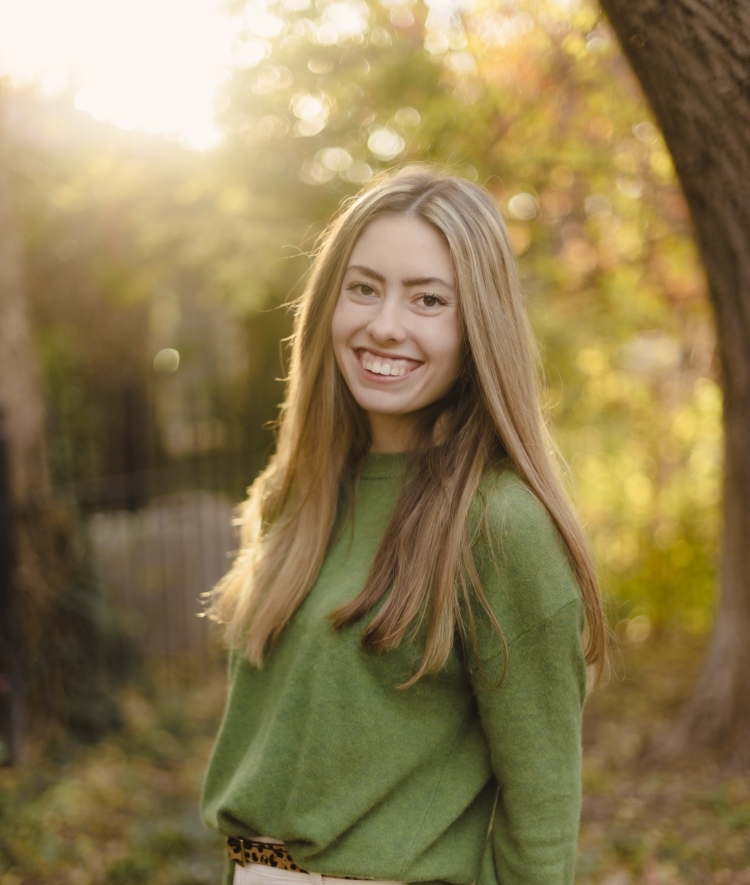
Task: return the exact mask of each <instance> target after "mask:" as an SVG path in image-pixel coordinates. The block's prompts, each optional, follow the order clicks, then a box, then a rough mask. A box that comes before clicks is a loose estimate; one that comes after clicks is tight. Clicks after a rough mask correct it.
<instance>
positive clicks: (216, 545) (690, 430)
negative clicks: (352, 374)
mask: <svg viewBox="0 0 750 885" xmlns="http://www.w3.org/2000/svg"><path fill="white" fill-rule="evenodd" d="M0 71H1V72H2V75H3V77H4V79H3V81H2V92H1V93H0V101H1V110H0V114H1V116H0V169H1V170H2V177H3V180H4V182H5V184H4V186H3V188H2V189H0V192H1V193H2V194H3V195H4V199H5V200H6V203H7V207H6V209H4V210H3V211H0V219H1V220H2V225H3V228H2V229H0V239H2V238H3V237H5V239H6V240H7V241H8V242H13V243H15V244H16V246H17V248H16V249H15V252H14V253H13V254H15V255H16V256H17V257H18V260H19V267H20V277H19V279H20V280H21V282H20V284H19V286H18V293H19V295H18V298H19V304H21V301H22V302H23V303H22V304H21V306H20V307H19V311H20V313H19V315H23V316H25V317H26V325H27V328H28V338H29V346H28V347H27V348H26V349H25V350H23V352H21V350H19V351H18V352H16V353H15V355H14V357H13V360H12V361H11V362H10V364H8V362H6V363H5V365H6V366H8V365H10V371H11V372H13V371H16V370H18V371H20V373H21V374H22V375H23V376H24V377H27V378H30V379H31V381H30V382H29V386H28V388H24V389H25V390H26V393H25V394H24V397H25V398H26V403H27V405H28V406H29V408H32V407H34V408H35V407H36V403H35V402H34V397H35V396H38V399H39V407H40V408H39V409H38V410H37V411H38V413H39V414H43V421H42V423H41V424H40V430H39V433H40V434H41V436H43V450H44V455H43V457H44V461H45V463H46V465H47V466H46V471H47V474H48V476H47V478H46V479H45V483H46V486H45V490H44V494H40V495H37V496H36V497H35V498H34V501H35V503H34V504H33V505H31V504H28V505H26V511H25V512H24V513H23V514H21V515H20V516H18V514H16V516H17V518H19V519H22V520H23V519H25V520H27V521H28V523H29V524H30V525H40V524H44V525H48V526H50V525H51V526H53V529H54V532H57V535H56V537H58V539H59V538H63V539H64V545H63V546H64V547H65V551H67V552H65V553H64V554H62V553H61V554H59V555H60V556H62V558H63V559H65V560H66V561H67V562H68V563H69V564H70V562H71V561H72V562H73V565H72V566H70V568H69V569H68V571H67V572H66V573H65V574H66V575H67V576H68V577H67V578H66V580H65V581H63V582H62V585H60V586H58V592H56V594H55V600H56V601H55V603H54V604H53V605H52V607H51V608H50V609H49V610H50V611H51V612H52V614H51V615H50V616H49V618H48V621H47V626H46V627H44V629H43V630H42V631H41V633H43V634H44V637H45V638H44V642H40V643H39V645H38V649H41V650H38V651H37V652H35V654H34V656H33V660H31V661H28V660H27V661H26V663H25V664H24V669H23V672H19V673H18V674H15V675H14V674H13V673H11V672H10V667H6V669H8V671H9V672H8V674H6V675H4V676H3V677H2V678H3V679H4V680H5V681H4V682H3V685H2V688H3V692H4V695H3V697H4V698H5V700H4V702H3V703H4V705H5V706H4V707H3V711H4V712H3V717H4V718H3V720H2V721H3V723H4V728H5V733H4V736H3V744H2V747H0V752H1V753H2V755H3V757H4V759H5V761H6V763H11V762H13V763H15V764H13V765H11V766H10V767H7V768H6V769H5V770H4V771H3V772H2V774H0V778H1V780H0V784H1V785H2V792H1V793H0V817H2V818H4V820H5V821H7V822H8V827H7V828H5V826H4V835H3V836H2V837H0V876H2V877H3V881H4V882H5V881H7V882H8V883H27V882H28V883H31V882H45V883H48V882H61V883H62V882H65V883H67V882H71V883H72V882H77V883H89V882H91V883H94V882H112V883H126V882H145V881H148V882H154V883H178V882H179V883H201V882H213V881H218V875H219V874H218V872H217V871H218V870H219V869H220V866H221V852H222V848H221V843H220V840H218V839H216V838H214V837H213V836H212V835H211V834H208V833H206V832H204V831H203V830H202V828H201V825H200V823H199V821H198V818H197V811H196V809H195V804H196V796H197V790H198V788H199V784H200V777H201V773H202V767H203V766H204V764H205V759H206V754H207V753H208V750H209V748H210V739H211V734H212V732H213V730H214V729H215V727H216V723H217V717H218V716H219V715H220V712H221V702H222V691H223V688H222V686H223V675H222V674H223V653H222V650H221V648H220V647H219V645H218V643H217V641H216V638H215V637H214V636H213V635H212V633H211V631H210V629H209V627H208V625H207V623H206V622H205V620H201V619H199V618H198V617H197V613H198V612H199V611H200V602H199V600H200V594H201V593H203V592H205V591H206V590H208V589H209V588H210V587H211V585H212V583H213V582H214V581H215V580H216V579H217V578H218V577H219V576H220V575H221V574H222V573H223V571H224V569H225V568H226V567H227V565H228V561H229V559H228V556H229V553H230V551H231V550H232V548H233V546H234V543H235V540H234V535H233V530H232V527H231V515H232V508H233V507H234V505H236V504H237V503H238V502H239V501H240V500H241V498H242V496H243V494H244V490H245V488H246V487H247V486H248V485H249V484H250V483H251V482H252V481H253V479H254V477H255V475H256V474H257V472H258V471H259V469H260V468H261V467H262V466H263V464H264V463H265V460H266V458H267V457H268V454H269V452H270V451H271V450H272V446H273V434H272V432H271V431H270V430H269V429H268V427H267V424H268V422H269V421H272V420H273V419H274V418H275V417H276V414H277V406H278V404H279V402H280V401H281V399H282V396H283V383H282V381H281V380H280V379H282V378H283V375H284V348H283V345H282V343H281V342H282V341H283V339H284V338H285V337H286V336H287V335H288V334H289V332H290V328H291V315H290V311H289V309H288V308H287V307H285V305H286V304H287V303H288V302H289V301H290V299H292V298H293V297H294V296H295V294H298V293H299V291H300V284H301V280H302V279H303V278H304V274H305V271H306V269H307V267H308V258H307V253H308V252H309V250H310V249H311V248H312V246H313V244H314V242H315V238H316V236H317V235H318V234H319V233H320V231H321V229H322V226H323V225H324V223H325V221H326V219H327V218H328V217H330V214H331V213H332V212H333V210H334V208H335V207H336V205H337V204H338V202H339V201H340V200H341V199H342V198H343V197H344V196H346V195H348V194H352V193H354V192H356V191H357V190H358V189H359V188H360V187H361V185H362V184H364V183H366V182H367V181H368V180H369V179H370V178H371V177H372V175H374V174H375V173H376V172H377V171H378V170H380V169H383V168H385V167H388V166H390V165H393V164H398V163H403V162H406V161H409V160H428V161H432V160H434V161H438V162H440V163H442V164H447V165H448V166H449V167H450V168H452V169H453V170H454V171H455V172H456V173H457V174H460V175H463V176H465V177H467V178H469V179H471V180H472V181H477V182H479V183H480V184H482V185H484V186H485V187H486V188H487V189H488V190H489V191H490V193H491V194H492V195H493V197H494V198H495V200H496V201H497V203H498V205H499V206H500V207H501V209H502V211H503V212H504V214H505V216H506V218H507V219H508V223H509V228H510V233H511V237H512V241H513V245H514V248H515V250H516V253H517V256H518V259H519V262H520V266H521V273H522V277H523V284H524V288H525V291H526V294H527V298H528V306H529V311H530V314H531V319H532V322H533V325H534V328H535V331H536V333H537V337H538V340H539V342H540V345H541V348H542V354H543V361H544V371H545V382H546V386H545V400H546V403H545V404H546V407H547V412H548V415H549V418H550V422H551V424H552V426H553V428H554V433H555V436H556V438H557V440H558V441H559V445H560V448H561V450H562V454H563V456H564V458H565V459H566V462H567V464H568V465H569V471H568V476H567V479H568V482H569V486H570V488H571V489H572V490H573V493H574V495H575V497H576V499H577V501H578V504H579V507H580V510H581V512H582V514H583V515H584V518H585V521H586V524H587V530H588V533H589V537H590V538H591V541H592V543H593V545H594V550H595V553H596V557H597V562H598V566H599V569H600V574H601V577H602V582H603V586H604V588H605V591H606V593H607V598H608V611H609V615H610V619H611V623H612V626H613V629H614V630H615V632H616V634H617V637H618V639H619V640H620V642H621V644H622V655H621V657H620V658H619V659H618V660H619V663H618V676H617V678H616V679H615V680H614V681H613V683H612V685H611V686H610V687H609V688H607V689H606V690H605V691H604V692H602V693H601V695H600V696H599V697H598V698H597V697H595V698H594V700H593V701H592V703H591V704H590V713H589V720H588V722H587V732H586V741H587V743H586V747H587V768H586V779H585V789H586V802H585V804H584V823H583V831H582V841H581V862H580V863H579V878H580V881H582V882H606V883H608V885H628V883H629V882H636V881H643V882H673V881H674V882H683V881H684V882H692V881H696V882H698V881H700V882H704V881H705V882H709V881H710V882H717V883H718V882H734V881H737V882H739V881H743V882H746V881H750V880H747V879H742V880H740V879H739V878H736V876H737V875H744V874H743V873H741V872H737V871H742V870H743V869H747V868H748V867H750V842H748V840H747V825H748V824H750V798H749V796H750V788H749V787H748V783H747V781H746V780H742V779H737V780H735V781H732V782H731V783H730V784H729V785H727V783H726V782H722V784H714V781H712V780H711V778H712V777H713V776H714V775H715V770H714V768H712V767H711V765H708V764H707V765H703V766H701V767H699V768H696V769H695V770H692V769H691V771H690V772H688V773H686V771H684V770H680V771H679V772H665V771H662V770H659V768H658V766H657V767H656V768H653V766H652V768H648V766H646V768H644V769H643V773H642V776H641V775H638V776H636V775H635V774H634V768H633V766H634V764H635V763H634V761H633V760H634V759H636V758H640V757H639V753H640V752H641V750H642V749H643V745H644V742H648V740H650V737H649V736H650V735H651V734H652V731H653V729H656V731H657V732H658V730H659V728H663V727H664V724H665V722H666V721H667V720H668V718H669V716H670V715H672V713H673V711H674V710H675V709H676V706H677V704H678V703H679V701H680V700H681V698H682V697H683V696H684V695H685V693H686V692H687V691H688V690H689V688H690V685H691V680H692V679H693V677H694V675H695V672H696V664H697V661H698V660H699V657H700V654H701V649H702V648H703V643H704V640H705V637H706V635H707V633H708V631H709V630H710V628H711V624H712V610H713V601H714V591H715V583H716V551H717V532H718V522H719V520H718V515H719V511H718V500H719V488H720V475H721V395H720V392H719V389H718V387H717V383H716V376H717V361H716V358H715V355H714V346H715V345H714V332H713V322H712V317H711V312H710V308H709V304H708V301H707V298H706V291H705V290H706V286H705V281H704V277H703V273H702V270H701V268H700V265H699V262H698V259H697V255H696V250H695V246H694V244H693V241H692V239H691V235H690V227H689V219H688V213H687V209H686V206H685V203H684V200H683V197H682V195H681V192H680V189H679V186H678V184H677V182H676V179H675V175H674V170H673V167H672V163H671V160H670V156H669V153H668V152H667V150H666V148H665V145H664V143H663V140H662V138H661V135H660V133H659V131H658V129H657V127H656V126H655V125H654V122H653V120H652V118H651V116H650V113H649V110H648V107H647V105H646V103H645V101H644V99H643V97H642V95H641V93H640V90H639V88H638V86H637V83H636V81H635V79H634V77H633V75H632V73H631V72H630V70H629V68H628V65H627V63H626V61H625V60H624V58H623V56H622V55H621V52H620V49H619V47H618V44H617V42H616V39H615V37H614V35H613V33H612V31H611V29H610V27H609V26H608V24H607V22H606V20H605V19H604V17H603V15H602V13H601V11H600V10H599V8H598V6H597V5H596V4H595V3H594V2H591V0H513V2H503V0H501V2H488V0H427V2H426V3H422V2H414V0H368V2H366V0H267V2H266V0H251V2H243V0H236V2H230V3H222V4H217V3H215V2H213V0H181V2H179V3H178V2H176V0H150V2H148V3H146V2H145V0H137V2H134V0H131V2H129V3H127V4H126V3H125V2H116V0H110V2H106V3H104V2H95V0H67V2H65V3H57V4H53V3H51V2H44V0H28V2H25V3H24V4H22V5H21V4H16V3H10V2H3V3H1V4H0ZM8 328H9V327H8ZM22 337H23V336H22ZM34 379H36V380H34ZM6 383H7V382H6ZM19 414H22V410H21V411H19V412H14V413H13V414H5V416H4V422H3V425H2V426H3V431H2V433H3V434H4V437H2V438H0V443H2V445H0V453H2V452H5V453H6V456H8V453H9V452H10V453H12V451H13V445H14V434H15V433H16V432H17V431H16V428H15V426H14V420H18V419H17V418H16V417H14V416H16V415H19ZM3 439H4V440H5V442H2V440H3ZM0 470H5V472H6V479H5V480H4V482H5V483H6V485H5V488H6V489H7V488H8V487H9V484H10V486H12V485H13V481H14V479H13V476H12V466H11V465H10V457H9V456H8V457H5V462H2V461H0ZM11 498H12V495H9V498H8V499H9V500H10V499H11ZM7 509H8V508H7V507H6V510H7ZM6 522H7V520H6ZM18 543H19V542H18V541H17V540H16V541H13V544H16V545H17V544H18ZM58 546H59V545H58ZM3 549H4V550H5V548H3ZM71 551H72V552H71ZM58 553H59V551H58ZM4 555H5V556H6V561H7V562H13V561H16V562H17V561H19V560H21V561H23V558H24V556H25V555H26V554H25V553H24V550H18V549H16V550H5V553H4ZM56 555H57V554H56ZM60 573H61V572H60V570H59V569H57V574H58V576H59V574H60ZM47 583H48V584H50V581H48V582H47ZM52 583H54V581H53V582H52ZM58 583H59V582H58ZM40 593H41V591H40ZM43 595H44V594H43V593H42V596H43ZM26 604H27V603H25V602H23V601H22V600H18V599H17V600H16V602H15V614H13V612H11V614H10V615H8V617H10V618H11V619H12V618H16V620H17V621H18V622H19V623H20V624H21V626H23V622H24V619H28V618H29V617H30V615H29V614H28V612H25V610H24V605H26ZM11 608H12V606H11ZM48 608H49V606H48ZM8 611H10V609H8ZM32 619H33V618H32ZM40 629H41V628H40ZM41 633H40V635H41ZM7 635H8V636H11V637H12V635H13V633H12V631H11V632H10V633H8V634H7ZM644 764H645V763H644ZM680 791H682V792H680ZM665 797H666V798H665ZM680 803H686V804H683V805H681V804H680ZM701 803H702V804H701ZM688 808H689V809H690V814H687V812H686V816H684V817H683V818H682V819H681V820H680V817H681V816H680V814H676V813H675V810H676V809H677V810H679V809H683V810H686V809H688ZM738 808H739V809H740V811H741V814H740V817H739V818H736V813H737V809H738ZM743 809H744V811H743ZM742 814H744V817H743V816H742ZM691 815H692V816H691ZM732 815H735V817H733V816H732ZM687 820H689V821H692V823H690V824H689V826H690V827H692V828H693V829H692V830H690V831H689V833H686V832H682V831H679V830H674V827H678V826H681V825H683V826H688V824H687V823H686V821H687ZM40 827H41V828H42V830H43V832H44V839H43V845H42V846H41V847H40V845H39V844H38V841H37V839H35V836H34V834H35V833H37V834H38V830H39V828H40ZM696 839H697V840H698V842H696V841H695V840H696ZM701 839H702V840H703V841H702V842H701V841H700V840H701ZM706 839H708V842H706ZM733 839H734V841H732V840H733ZM696 846H698V847H696ZM696 871H697V872H696ZM699 875H703V876H704V878H691V876H696V877H697V876H699ZM722 876H723V878H722Z"/></svg>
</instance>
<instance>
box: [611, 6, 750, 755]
mask: <svg viewBox="0 0 750 885" xmlns="http://www.w3.org/2000/svg"><path fill="white" fill-rule="evenodd" d="M602 7H603V8H604V10H605V12H606V13H607V15H608V16H609V19H610V21H611V23H612V26H613V27H614V30H615V32H616V34H617V36H618V38H619V40H620V43H621V44H622V47H623V50H624V52H625V54H626V55H627V57H628V59H629V60H630V63H631V65H632V67H633V70H634V71H635V74H636V76H637V77H638V79H639V80H640V83H641V86H642V87H643V91H644V93H645V95H646V98H647V99H648V101H649V102H650V104H651V107H652V109H653V112H654V115H655V117H656V120H657V122H658V123H659V125H660V127H661V130H662V132H663V134H664V139H665V142H666V144H667V147H668V148H669V150H670V152H671V154H672V158H673V160H674V165H675V169H676V171H677V175H678V177H679V179H680V183H681V185H682V188H683V191H684V193H685V197H686V199H687V203H688V206H689V207H690V213H691V216H692V221H693V226H694V230H695V236H696V240H697V242H698V246H699V249H700V252H701V255H702V258H703V262H704V265H705V268H706V272H707V276H708V285H709V291H710V296H711V301H712V304H713V309H714V314H715V318H716V329H717V339H718V347H719V355H720V360H721V386H722V392H723V397H724V407H723V421H724V486H723V507H724V527H723V537H722V543H721V553H720V595H719V601H718V605H717V610H716V620H715V627H714V631H713V634H712V637H711V641H710V644H709V648H708V653H707V656H706V660H705V663H704V667H703V672H702V675H701V678H700V681H699V683H698V686H697V688H696V691H695V694H694V695H693V697H692V699H691V700H690V702H689V703H688V705H687V706H686V708H685V709H684V710H683V712H682V714H681V716H680V718H679V720H678V722H677V723H676V726H675V729H674V731H673V733H672V735H671V737H670V739H669V741H668V750H669V751H671V752H673V753H676V752H683V751H688V750H691V749H695V748H698V747H712V748H717V749H720V750H722V751H724V752H727V753H729V754H730V758H731V759H732V761H733V762H734V763H735V764H738V765H741V766H743V767H744V766H747V765H748V764H750V2H748V0H722V2H720V3H717V2H715V0H602Z"/></svg>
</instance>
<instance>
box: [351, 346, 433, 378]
mask: <svg viewBox="0 0 750 885" xmlns="http://www.w3.org/2000/svg"><path fill="white" fill-rule="evenodd" d="M357 356H358V357H359V361H360V363H361V365H362V368H363V369H364V370H365V372H366V373H367V375H374V376H376V377H375V378H374V379H373V380H376V381H382V380H384V379H385V378H394V379H395V378H403V377H404V376H406V375H411V373H412V372H413V371H414V370H415V369H418V368H419V366H421V365H422V363H420V362H419V361H418V360H411V359H408V358H406V357H402V356H398V355H397V354H387V353H375V352H373V351H372V350H359V351H357Z"/></svg>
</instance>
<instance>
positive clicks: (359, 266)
mask: <svg viewBox="0 0 750 885" xmlns="http://www.w3.org/2000/svg"><path fill="white" fill-rule="evenodd" d="M350 270H356V271H359V273H363V274H364V275H365V276H368V277H372V279H373V280H377V281H378V282H379V283H384V282H385V277H384V276H383V274H382V273H378V272H377V271H376V270H373V269H372V268H371V267H365V265H364V264H350V265H349V267H347V271H350Z"/></svg>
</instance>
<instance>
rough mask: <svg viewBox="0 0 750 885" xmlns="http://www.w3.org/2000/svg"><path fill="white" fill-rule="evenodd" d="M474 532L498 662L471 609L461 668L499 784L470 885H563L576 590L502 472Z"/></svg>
mask: <svg viewBox="0 0 750 885" xmlns="http://www.w3.org/2000/svg"><path fill="white" fill-rule="evenodd" d="M483 534H484V540H483V541H481V542H480V543H479V545H478V546H477V551H476V557H475V558H476V561H477V566H478V569H479V573H480V578H481V580H482V585H483V588H484V592H485V594H486V596H487V598H488V601H489V603H490V605H491V607H492V609H493V611H494V613H495V615H496V617H497V618H498V620H499V622H500V624H501V626H502V628H503V635H504V637H505V640H506V643H507V665H506V657H505V654H504V651H503V646H502V641H501V640H500V639H499V637H497V635H496V634H495V633H494V631H492V630H491V625H490V624H489V619H487V618H486V616H485V618H482V617H481V614H480V615H478V617H477V634H478V637H477V638H478V645H479V647H478V654H477V653H476V650H475V651H474V652H473V653H472V651H471V649H470V655H469V657H470V674H471V681H472V685H473V687H474V692H475V695H476V699H477V705H478V708H479V714H480V717H481V721H482V725H483V728H484V731H485V734H486V736H487V741H488V744H489V748H490V755H491V760H492V767H493V771H494V773H495V776H496V778H497V781H498V786H499V793H498V802H497V807H496V810H495V815H494V819H493V823H492V827H491V830H490V834H489V838H488V843H487V845H486V847H485V852H484V856H483V860H482V869H481V872H480V876H479V880H478V885H496V883H501V885H569V883H572V881H573V873H574V867H575V854H576V842H577V834H578V823H579V814H580V801H581V715H582V709H583V702H584V699H585V694H586V668H585V663H584V658H583V651H582V644H581V633H582V629H583V614H582V610H583V609H582V604H581V601H580V593H579V591H578V587H577V585H576V583H575V580H574V578H573V575H572V573H571V570H570V567H569V565H568V561H567V557H566V555H565V552H564V550H563V548H562V544H561V542H560V539H559V537H558V535H557V532H556V530H555V529H554V526H553V525H552V522H551V519H550V517H549V515H548V514H547V512H546V510H545V509H544V507H543V506H542V505H541V504H540V503H539V502H538V501H537V499H536V498H535V497H534V496H533V495H532V494H531V492H530V491H529V490H528V489H527V488H526V487H525V486H524V485H523V484H522V483H521V481H520V480H518V479H517V478H516V477H514V476H513V475H512V474H511V475H510V477H505V478H503V479H502V480H501V481H499V482H498V484H497V486H496V487H495V488H494V490H493V491H492V493H491V494H490V495H489V497H488V499H487V519H486V524H485V531H484V533H483ZM476 611H477V609H476V608H475V612H476ZM469 646H471V640H469ZM498 683H500V684H498Z"/></svg>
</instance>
